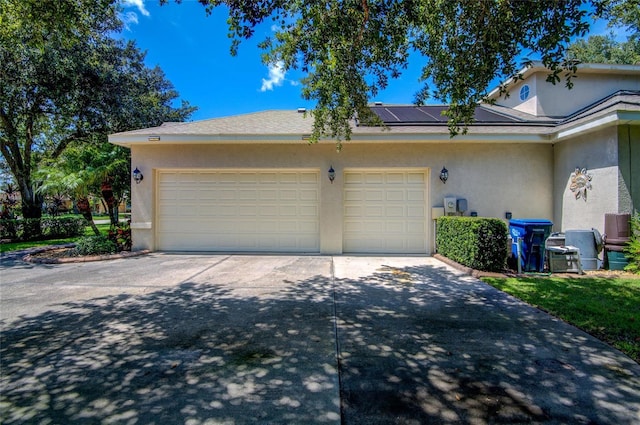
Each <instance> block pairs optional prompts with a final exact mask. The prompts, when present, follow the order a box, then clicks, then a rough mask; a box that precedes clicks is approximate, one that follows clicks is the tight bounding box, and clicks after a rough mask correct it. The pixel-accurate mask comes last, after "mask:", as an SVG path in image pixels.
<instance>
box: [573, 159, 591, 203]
mask: <svg viewBox="0 0 640 425" xmlns="http://www.w3.org/2000/svg"><path fill="white" fill-rule="evenodd" d="M569 189H571V191H572V192H573V193H574V195H575V197H576V199H580V198H582V199H584V201H585V202H587V190H591V174H587V169H586V168H583V169H580V168H579V167H576V171H574V172H573V173H571V185H570V186H569Z"/></svg>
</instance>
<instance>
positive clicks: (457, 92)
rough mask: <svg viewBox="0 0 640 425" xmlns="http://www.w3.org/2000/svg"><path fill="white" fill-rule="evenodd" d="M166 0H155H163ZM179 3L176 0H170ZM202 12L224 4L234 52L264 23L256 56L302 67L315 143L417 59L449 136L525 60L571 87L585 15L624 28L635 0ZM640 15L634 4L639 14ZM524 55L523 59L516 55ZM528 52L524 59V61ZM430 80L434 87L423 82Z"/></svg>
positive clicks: (247, 0) (270, 0) (379, 2)
mask: <svg viewBox="0 0 640 425" xmlns="http://www.w3.org/2000/svg"><path fill="white" fill-rule="evenodd" d="M167 1H168V0H161V2H162V3H165V2H167ZM176 1H177V2H178V3H179V2H180V1H181V0H176ZM198 1H199V2H200V3H201V4H202V5H203V6H205V9H206V11H207V12H208V13H210V12H211V11H212V10H213V9H214V8H216V7H219V6H225V7H226V8H227V9H228V11H229V19H228V24H229V35H230V37H231V38H232V39H233V41H232V45H231V52H232V54H234V53H235V52H236V51H237V48H238V45H239V43H240V41H241V40H243V39H247V38H250V37H252V36H253V35H254V32H255V30H256V27H257V26H258V25H260V24H262V23H266V24H269V23H270V24H271V25H272V28H274V33H273V34H272V36H270V37H267V38H266V39H265V40H263V41H262V42H261V44H260V46H261V47H262V48H263V49H264V56H263V60H264V61H265V62H266V63H280V64H282V65H283V69H284V70H290V69H301V70H302V71H303V72H305V73H306V77H305V79H304V80H303V82H302V83H303V88H302V95H303V97H304V98H305V99H308V100H315V101H316V102H317V103H316V105H317V106H316V108H315V110H314V111H313V112H312V114H313V116H314V118H315V120H314V123H315V124H314V132H313V135H312V140H318V139H319V138H320V137H323V136H328V137H331V138H337V139H348V138H349V136H350V126H349V120H350V119H351V118H353V117H354V116H359V117H362V115H368V114H369V113H370V112H369V110H368V108H367V103H368V101H369V99H372V98H374V97H375V96H376V93H378V91H379V90H381V89H384V88H385V87H386V86H387V84H388V83H389V80H390V79H392V78H395V77H397V76H399V75H400V74H401V73H402V72H403V70H404V69H405V68H406V67H407V62H408V60H409V57H410V55H411V57H412V58H413V57H414V53H417V56H418V57H420V58H421V60H422V61H423V63H422V83H423V86H422V88H421V89H420V90H419V91H418V93H417V94H416V98H415V100H416V103H418V104H420V103H424V102H425V101H426V100H427V99H429V98H433V99H436V100H439V101H442V102H446V103H448V104H449V105H450V106H451V108H450V109H449V111H448V112H447V114H448V116H449V127H450V131H451V132H452V134H455V133H457V132H458V131H459V130H460V129H462V130H463V131H464V128H465V127H466V125H467V124H469V123H471V121H472V117H473V110H474V108H475V105H476V104H477V103H478V102H479V101H481V100H483V99H484V98H485V96H486V95H487V92H488V89H489V88H490V87H489V84H490V83H491V82H492V81H494V80H495V78H501V79H502V81H504V80H506V79H508V78H511V77H515V78H517V72H518V71H519V70H520V69H522V67H523V66H524V65H526V64H527V63H529V62H530V61H529V59H528V58H531V59H533V58H535V59H536V60H540V61H542V63H543V64H544V65H545V66H546V67H548V68H549V81H550V82H551V83H554V84H555V83H558V82H561V81H562V80H565V83H566V84H568V85H569V86H571V78H572V76H573V74H574V73H575V70H576V62H575V61H571V60H566V55H565V53H566V47H567V45H568V44H569V43H570V41H571V40H572V39H575V38H576V37H583V36H584V35H585V34H586V33H587V31H588V29H589V23H590V22H591V19H592V16H595V15H607V16H609V17H611V16H614V14H615V13H619V16H621V18H619V19H620V20H619V22H621V23H625V24H627V25H631V23H629V22H628V21H627V20H626V18H627V17H628V16H627V15H628V13H627V9H628V8H629V7H631V8H632V7H634V6H633V3H634V2H635V3H637V2H638V0H536V1H521V0H457V1H453V0H198ZM634 13H636V14H637V13H638V12H637V9H636V12H634ZM523 55H524V56H523ZM523 57H525V59H522V58H523ZM429 82H431V85H429Z"/></svg>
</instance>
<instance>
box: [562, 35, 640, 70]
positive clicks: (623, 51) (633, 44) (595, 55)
mask: <svg viewBox="0 0 640 425" xmlns="http://www.w3.org/2000/svg"><path fill="white" fill-rule="evenodd" d="M567 56H568V57H569V58H570V59H573V60H578V61H580V62H587V63H611V64H627V65H635V64H638V63H640V40H638V41H634V40H628V41H626V42H619V41H616V39H615V36H614V34H613V33H610V34H608V35H594V36H591V37H589V38H588V39H586V40H584V39H581V40H578V41H576V42H575V43H572V44H571V45H570V46H569V48H568V49H567Z"/></svg>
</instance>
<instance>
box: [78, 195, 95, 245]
mask: <svg viewBox="0 0 640 425" xmlns="http://www.w3.org/2000/svg"><path fill="white" fill-rule="evenodd" d="M76 206H77V207H78V212H79V213H80V214H82V216H83V217H84V219H85V220H87V222H88V223H89V226H91V229H93V233H95V234H96V236H100V230H98V227H97V226H96V223H94V222H93V214H92V213H91V204H90V203H89V199H88V198H87V197H86V196H81V197H79V198H78V199H77V200H76Z"/></svg>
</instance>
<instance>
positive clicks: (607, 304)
mask: <svg viewBox="0 0 640 425" xmlns="http://www.w3.org/2000/svg"><path fill="white" fill-rule="evenodd" d="M482 280H483V281H485V282H486V283H488V284H489V285H491V286H493V287H495V288H498V289H500V290H502V291H504V292H506V293H508V294H511V295H513V296H515V297H517V298H520V299H521V300H523V301H525V302H526V303H528V304H531V305H533V306H535V307H538V308H540V309H542V310H544V311H547V312H549V313H551V314H553V315H554V316H556V317H559V318H561V319H562V320H564V321H566V322H569V323H571V324H572V325H574V326H576V327H578V328H580V329H582V330H584V331H585V332H588V333H589V334H591V335H593V336H595V337H596V338H599V339H601V340H602V341H605V342H607V343H608V344H610V345H612V346H614V347H615V348H617V349H619V350H620V351H622V352H624V353H625V354H627V355H628V356H629V357H631V358H632V359H634V360H635V361H636V362H638V363H640V279H627V278H572V279H571V278H553V277H544V278H543V277H522V278H492V277H485V278H482Z"/></svg>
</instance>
